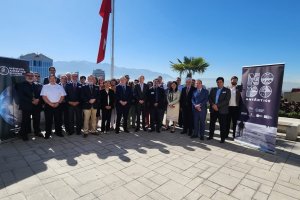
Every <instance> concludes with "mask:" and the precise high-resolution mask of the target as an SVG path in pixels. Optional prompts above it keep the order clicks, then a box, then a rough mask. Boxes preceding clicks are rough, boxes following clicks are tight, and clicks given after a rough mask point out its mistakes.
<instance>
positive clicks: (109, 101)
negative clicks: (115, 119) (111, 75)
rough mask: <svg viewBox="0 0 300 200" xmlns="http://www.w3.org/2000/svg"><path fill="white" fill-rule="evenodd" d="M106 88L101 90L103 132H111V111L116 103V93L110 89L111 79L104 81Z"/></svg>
mask: <svg viewBox="0 0 300 200" xmlns="http://www.w3.org/2000/svg"><path fill="white" fill-rule="evenodd" d="M104 87H105V88H104V89H103V90H100V102H101V103H100V108H101V110H102V122H101V132H106V133H107V132H109V130H110V119H111V112H112V109H113V108H114V105H115V93H114V91H113V90H112V89H110V87H111V84H110V81H104Z"/></svg>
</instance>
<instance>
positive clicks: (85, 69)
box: [54, 61, 175, 81]
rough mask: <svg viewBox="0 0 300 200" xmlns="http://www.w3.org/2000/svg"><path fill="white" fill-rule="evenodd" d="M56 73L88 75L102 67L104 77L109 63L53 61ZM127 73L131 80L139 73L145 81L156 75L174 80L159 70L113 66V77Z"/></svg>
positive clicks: (108, 69)
mask: <svg viewBox="0 0 300 200" xmlns="http://www.w3.org/2000/svg"><path fill="white" fill-rule="evenodd" d="M54 66H55V67H56V70H57V73H58V74H64V73H66V72H79V75H80V76H81V75H84V76H87V75H90V74H92V73H93V70H94V69H102V70H103V71H104V72H105V77H106V79H109V78H110V64H107V63H103V64H96V63H92V62H88V61H70V62H66V61H57V62H54ZM127 74H128V75H129V76H130V78H131V80H134V79H137V78H138V77H139V76H140V75H144V76H145V78H146V80H147V81H150V80H153V79H155V78H157V77H158V76H162V77H163V79H164V80H165V81H169V80H174V79H175V78H174V77H172V76H170V75H168V74H166V73H160V72H154V71H151V70H148V69H134V68H125V67H118V66H115V75H114V77H116V78H120V77H121V76H124V75H127Z"/></svg>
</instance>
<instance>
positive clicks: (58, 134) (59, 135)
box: [56, 133, 64, 137]
mask: <svg viewBox="0 0 300 200" xmlns="http://www.w3.org/2000/svg"><path fill="white" fill-rule="evenodd" d="M56 135H57V136H58V137H64V135H63V134H62V133H57V134H56Z"/></svg>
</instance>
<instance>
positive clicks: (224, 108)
mask: <svg viewBox="0 0 300 200" xmlns="http://www.w3.org/2000/svg"><path fill="white" fill-rule="evenodd" d="M217 90H218V88H212V89H211V91H210V93H209V103H210V112H214V110H213V109H212V105H213V104H215V102H216V95H217ZM230 97H231V92H230V89H228V88H225V87H223V88H222V90H221V93H220V96H219V100H218V103H217V106H218V109H219V113H220V114H228V107H229V101H230Z"/></svg>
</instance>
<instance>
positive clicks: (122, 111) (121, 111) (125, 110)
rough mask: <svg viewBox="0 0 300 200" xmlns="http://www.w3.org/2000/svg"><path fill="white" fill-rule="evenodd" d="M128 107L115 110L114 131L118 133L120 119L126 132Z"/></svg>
mask: <svg viewBox="0 0 300 200" xmlns="http://www.w3.org/2000/svg"><path fill="white" fill-rule="evenodd" d="M129 108H130V107H128V106H122V107H121V106H119V107H117V108H116V110H117V121H116V131H120V124H121V119H122V117H123V129H124V130H127V119H128V113H129Z"/></svg>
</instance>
